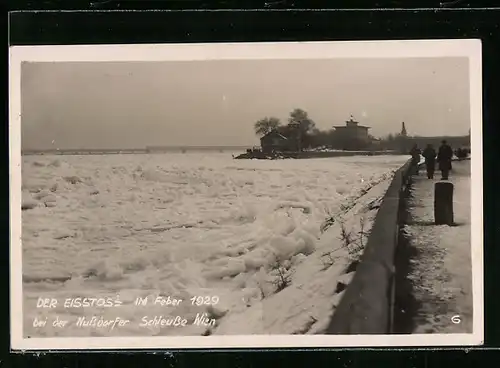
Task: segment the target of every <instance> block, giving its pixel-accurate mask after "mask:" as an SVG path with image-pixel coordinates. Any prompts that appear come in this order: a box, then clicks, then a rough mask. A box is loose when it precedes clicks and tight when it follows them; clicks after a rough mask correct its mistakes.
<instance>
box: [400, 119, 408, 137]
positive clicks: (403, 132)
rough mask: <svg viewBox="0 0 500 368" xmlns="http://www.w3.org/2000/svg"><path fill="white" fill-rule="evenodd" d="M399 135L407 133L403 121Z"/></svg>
mask: <svg viewBox="0 0 500 368" xmlns="http://www.w3.org/2000/svg"><path fill="white" fill-rule="evenodd" d="M401 136H402V137H407V136H408V133H407V132H406V127H405V122H404V121H403V123H402V127H401Z"/></svg>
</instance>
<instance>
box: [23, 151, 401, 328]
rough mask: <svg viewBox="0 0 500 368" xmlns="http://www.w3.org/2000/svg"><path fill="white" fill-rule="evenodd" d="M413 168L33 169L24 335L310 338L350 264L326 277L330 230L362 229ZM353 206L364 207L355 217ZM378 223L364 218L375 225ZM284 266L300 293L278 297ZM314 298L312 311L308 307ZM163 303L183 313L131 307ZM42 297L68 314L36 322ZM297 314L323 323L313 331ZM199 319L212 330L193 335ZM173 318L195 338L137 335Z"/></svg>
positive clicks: (386, 163)
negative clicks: (140, 301) (72, 303)
mask: <svg viewBox="0 0 500 368" xmlns="http://www.w3.org/2000/svg"><path fill="white" fill-rule="evenodd" d="M406 160H407V156H372V157H339V158H329V159H310V160H233V159H232V158H231V153H209V154H207V153H186V154H164V155H162V154H158V155H146V154H137V155H134V154H130V155H107V156H94V155H87V156H25V157H23V161H22V162H23V165H22V179H23V184H22V185H23V207H25V210H24V211H23V212H22V216H23V235H22V241H23V245H22V246H23V265H22V273H23V285H24V293H23V295H24V299H23V300H24V301H23V304H24V305H23V308H24V310H23V316H24V317H23V318H24V333H25V336H110V335H129V336H130V335H193V334H194V335H200V334H212V333H213V334H217V333H296V332H297V330H300V329H301V328H302V327H303V326H304V325H306V324H308V323H310V320H311V318H312V321H313V322H311V324H312V325H314V323H315V322H314V321H317V322H318V323H320V322H321V323H324V320H325V318H328V316H329V313H330V312H331V308H332V303H333V300H332V295H333V294H334V293H333V290H330V289H331V286H332V285H333V286H335V284H336V283H335V278H336V277H340V275H341V273H342V269H343V267H344V266H345V264H346V262H347V261H338V264H336V265H335V266H334V267H330V268H328V269H325V267H323V266H321V262H320V258H321V257H320V256H321V254H323V253H324V250H325V249H329V248H332V249H333V248H335V247H338V246H339V244H338V243H339V240H338V236H337V234H333V233H331V234H330V235H328V232H329V231H330V232H331V231H334V230H335V229H334V228H335V226H334V227H333V228H332V229H330V230H328V231H327V232H325V233H323V234H322V232H321V227H322V225H323V224H324V223H325V220H326V219H327V218H329V217H330V216H333V215H338V216H344V217H346V216H347V217H349V216H350V217H353V216H354V217H355V216H361V215H360V213H361V212H363V211H361V210H362V207H363V205H366V204H367V203H369V202H370V201H373V200H376V199H377V198H378V199H380V197H381V196H382V195H383V193H384V192H385V189H386V188H387V186H388V184H389V182H390V179H391V177H392V173H393V171H394V170H395V169H397V168H399V167H400V166H401V165H402V164H403V163H404V162H405V161H406ZM368 189H370V190H368ZM363 194H364V196H363ZM353 201H354V202H356V201H357V202H356V203H358V207H359V208H358V209H357V210H356V208H354V209H353V210H351V212H349V211H348V208H349V207H346V206H348V205H349V204H352V203H353ZM346 208H347V210H346ZM354 210H355V211H357V212H353V211H354ZM346 211H347V212H346ZM366 211H368V210H366ZM375 213H376V211H375V212H374V211H371V212H369V211H368V212H367V220H368V221H371V219H372V218H373V216H374V214H375ZM345 220H346V221H348V219H347V218H345ZM353 226H354V225H353ZM337 230H338V228H337V229H336V230H335V231H337ZM321 252H323V253H321ZM320 253H321V254H320ZM276 262H280V265H281V266H282V268H283V270H286V272H290V274H291V276H290V285H289V286H288V287H287V288H286V289H284V290H282V291H279V292H278V291H277V290H276V283H275V282H273V278H276V277H278V276H276V271H277V269H280V267H281V266H280V267H275V266H274V265H275V264H276ZM304 292H307V298H306V299H307V300H312V301H313V302H310V301H308V302H307V303H306V304H304V303H305V302H304V298H305V297H306V296H304V295H303V294H301V293H304ZM158 296H160V297H164V298H168V297H169V296H170V297H171V298H172V299H174V298H175V299H178V300H181V299H182V300H183V302H182V303H180V304H179V305H176V306H172V305H169V306H167V307H166V306H161V305H159V304H156V305H154V304H152V302H150V303H149V304H148V305H147V306H143V307H138V306H136V305H134V301H135V300H136V298H137V297H143V298H146V297H149V298H150V299H149V300H150V301H154V300H156V298H157V297H158ZM39 297H46V298H57V299H58V301H59V303H58V305H57V307H56V308H52V309H40V308H38V309H37V308H36V303H37V300H38V298H39ZM84 297H87V298H97V297H102V298H110V300H111V299H112V300H114V301H116V300H117V298H118V300H119V302H120V303H121V306H120V307H118V308H107V307H106V306H101V305H100V306H94V307H88V308H77V307H69V304H67V305H66V307H65V306H64V305H63V301H64V300H66V299H70V298H84ZM193 297H195V299H193V301H194V305H193V303H192V302H191V300H190V298H193ZM196 297H209V298H198V299H196ZM325 301H328V302H329V305H328V306H326V307H325V306H324V305H323V304H325ZM68 303H69V302H68ZM200 303H201V304H202V305H199V304H200ZM269 303H270V304H269ZM308 303H309V304H308ZM197 304H198V305H197ZM209 304H214V305H209ZM298 311H303V313H306V314H308V315H309V317H310V315H314V316H313V317H311V318H306V319H304V318H303V317H302V316H300V313H299V312H298ZM304 311H305V312H304ZM202 313H206V315H205V316H206V317H208V318H209V320H210V321H212V320H216V321H217V323H216V325H215V326H214V325H212V324H210V325H209V326H208V325H207V324H203V323H202V324H201V325H200V324H194V323H192V321H194V320H195V319H196V316H197V315H198V316H201V314H202ZM117 315H118V316H120V318H122V319H123V320H128V321H129V323H126V324H124V325H123V326H120V327H119V328H118V327H116V328H114V329H111V328H93V327H92V326H90V325H89V326H88V327H85V326H84V327H82V325H77V323H76V322H77V321H78V317H83V316H85V317H86V318H88V320H90V319H91V318H92V317H95V319H100V318H102V320H107V319H109V320H113V319H115V318H116V316H117ZM56 316H57V317H58V318H60V319H65V320H68V321H69V322H68V325H67V326H66V328H64V329H61V328H59V329H57V328H52V327H45V328H37V327H34V326H33V320H34V318H35V317H36V318H37V319H42V318H45V317H47V318H49V319H54V318H56ZM175 316H180V317H182V319H186V320H188V321H189V324H188V326H183V327H182V328H176V327H174V326H173V325H172V324H171V325H169V326H167V327H165V326H161V325H158V324H156V325H155V323H153V322H151V323H150V324H149V325H148V324H147V323H144V326H142V325H141V323H142V322H141V321H143V320H144V321H153V320H154V318H155V317H157V318H158V319H164V320H169V318H171V319H172V318H174V317H175ZM144 318H145V319H144ZM95 319H94V321H95ZM207 321H208V320H207ZM225 321H228V322H225ZM251 321H260V322H255V323H252V322H251ZM80 322H81V321H80ZM172 323H173V322H172ZM313 327H314V326H313ZM320 330H321V327H320V326H319V325H318V326H317V328H316V329H314V328H312V329H311V328H308V329H307V331H309V333H313V332H314V331H316V332H318V331H320ZM305 331H306V330H304V331H302V333H306V332H305Z"/></svg>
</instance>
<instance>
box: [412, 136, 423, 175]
mask: <svg viewBox="0 0 500 368" xmlns="http://www.w3.org/2000/svg"><path fill="white" fill-rule="evenodd" d="M420 153H421V152H420V149H419V148H418V146H417V145H416V144H414V145H413V147H412V149H411V150H410V155H411V166H412V167H413V172H414V173H415V175H418V172H419V168H418V164H419V163H420Z"/></svg>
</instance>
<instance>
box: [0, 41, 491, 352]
mask: <svg viewBox="0 0 500 368" xmlns="http://www.w3.org/2000/svg"><path fill="white" fill-rule="evenodd" d="M481 88H482V87H481V42H480V41H479V40H413V41H369V42H368V41H366V42H361V41H356V42H297V43H294V42H290V43H233V44H222V43H221V44H175V45H174V44H162V45H159V44H158V45H156V44H155V45H98V46H20V47H11V49H10V121H9V132H10V188H11V189H10V190H11V192H10V201H11V212H10V215H11V217H10V218H11V223H10V227H11V244H10V252H11V259H10V262H11V271H10V272H11V286H12V287H11V310H12V314H11V316H12V317H11V336H12V346H11V347H12V349H24V350H30V349H37V350H45V349H127V348H153V349H157V348H171V349H173V348H248V347H254V348H266V347H273V348H279V347H370V346H387V347H391V346H445V345H447V346H450V345H480V344H482V342H483V259H482V257H483V230H482V229H483V226H482V212H483V209H482V198H483V197H482V190H483V189H482V187H483V183H482V135H481V134H482V133H481V130H482V107H481V105H482V97H481V94H482V90H481Z"/></svg>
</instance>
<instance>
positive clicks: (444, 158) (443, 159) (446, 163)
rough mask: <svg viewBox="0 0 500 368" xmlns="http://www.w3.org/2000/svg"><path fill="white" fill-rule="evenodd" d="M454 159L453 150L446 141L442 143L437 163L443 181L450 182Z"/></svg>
mask: <svg viewBox="0 0 500 368" xmlns="http://www.w3.org/2000/svg"><path fill="white" fill-rule="evenodd" d="M452 158H453V150H452V149H451V147H450V146H449V145H448V143H447V142H446V140H443V141H441V146H440V147H439V150H438V154H437V161H438V163H439V170H441V180H448V176H449V173H450V170H451V159H452Z"/></svg>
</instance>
